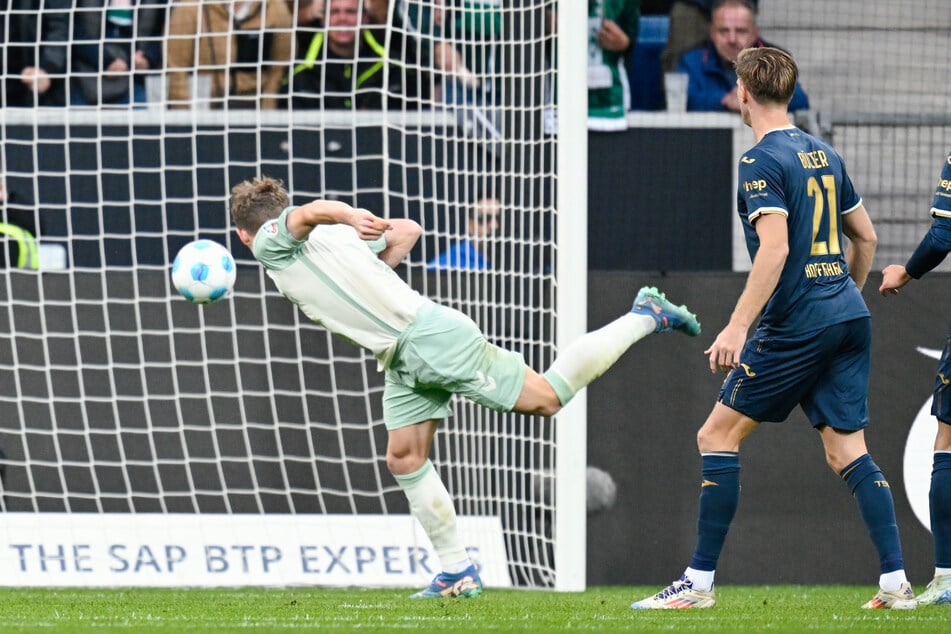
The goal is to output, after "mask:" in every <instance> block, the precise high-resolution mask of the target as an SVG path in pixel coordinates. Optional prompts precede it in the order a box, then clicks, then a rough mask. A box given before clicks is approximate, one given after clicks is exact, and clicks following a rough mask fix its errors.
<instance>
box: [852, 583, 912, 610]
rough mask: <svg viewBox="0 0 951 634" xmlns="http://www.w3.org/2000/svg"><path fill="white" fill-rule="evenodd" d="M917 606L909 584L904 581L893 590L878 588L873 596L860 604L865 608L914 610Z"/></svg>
mask: <svg viewBox="0 0 951 634" xmlns="http://www.w3.org/2000/svg"><path fill="white" fill-rule="evenodd" d="M916 607H918V601H917V600H916V599H915V593H914V592H913V591H912V589H911V584H910V583H908V582H905V583H903V584H901V588H899V589H898V590H896V591H895V592H888V591H887V590H882V589H881V588H879V590H878V592H877V593H876V594H875V596H874V597H872V599H871V600H870V601H868V602H866V603H865V605H863V606H862V608H863V609H865V610H883V609H884V610H914V609H915V608H916Z"/></svg>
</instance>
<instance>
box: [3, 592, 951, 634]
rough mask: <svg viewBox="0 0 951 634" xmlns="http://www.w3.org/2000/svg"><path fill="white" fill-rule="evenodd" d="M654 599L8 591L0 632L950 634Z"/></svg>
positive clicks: (915, 624)
mask: <svg viewBox="0 0 951 634" xmlns="http://www.w3.org/2000/svg"><path fill="white" fill-rule="evenodd" d="M656 591H657V588H655V587H621V586H611V587H599V588H591V589H589V590H587V591H586V592H580V593H559V592H537V591H531V592H529V591H518V590H491V589H490V590H488V591H487V592H486V593H485V594H484V595H483V596H481V597H479V598H477V599H438V600H418V601H415V600H409V599H407V598H406V595H407V594H408V591H399V590H391V589H387V590H359V589H351V590H348V589H338V588H333V589H330V588H283V589H261V588H244V589H154V588H145V589H71V588H70V589H0V632H4V633H7V632H113V631H118V632H140V631H141V632H154V631H161V632H204V631H209V632H249V631H259V632H290V631H301V630H318V631H336V632H394V631H400V632H445V631H460V632H462V631H465V632H561V631H580V632H663V631H671V632H673V631H676V632H704V633H706V632H809V631H811V632H823V633H826V632H903V633H904V632H928V633H929V634H930V633H935V632H951V606H930V607H927V608H920V609H918V610H908V611H894V612H892V611H888V610H874V611H871V610H862V609H859V606H860V605H861V604H862V603H864V602H865V601H866V600H868V599H869V598H871V596H872V594H873V593H874V588H872V587H871V586H869V587H854V586H723V587H718V588H717V600H718V602H719V603H718V605H717V607H715V608H713V609H710V610H666V611H634V610H631V609H630V608H629V607H628V606H629V605H630V603H631V601H633V600H636V599H641V598H643V597H645V596H647V595H648V594H650V593H651V592H656Z"/></svg>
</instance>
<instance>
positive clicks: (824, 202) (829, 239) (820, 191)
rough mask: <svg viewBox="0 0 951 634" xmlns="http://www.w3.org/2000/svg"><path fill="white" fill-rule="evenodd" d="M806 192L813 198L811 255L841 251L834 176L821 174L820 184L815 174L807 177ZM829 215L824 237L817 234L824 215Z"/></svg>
mask: <svg viewBox="0 0 951 634" xmlns="http://www.w3.org/2000/svg"><path fill="white" fill-rule="evenodd" d="M806 193H807V194H808V195H809V197H810V198H812V199H813V212H812V251H811V253H812V255H837V254H839V253H841V252H842V248H841V247H840V246H839V209H838V204H837V201H838V196H836V191H835V176H832V175H831V174H826V175H824V176H822V184H821V185H820V184H819V181H818V180H816V177H815V176H810V177H809V182H808V183H806ZM826 215H828V216H829V222H828V225H827V227H828V229H827V235H826V236H825V239H823V237H822V236H820V235H819V232H820V231H821V230H822V226H823V222H822V219H823V217H824V216H826Z"/></svg>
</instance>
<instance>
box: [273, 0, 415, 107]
mask: <svg viewBox="0 0 951 634" xmlns="http://www.w3.org/2000/svg"><path fill="white" fill-rule="evenodd" d="M364 22H365V20H364V16H363V9H362V8H361V6H360V0H330V1H328V2H325V10H324V17H323V20H321V21H319V22H318V21H312V22H311V23H310V24H308V25H298V30H297V58H296V59H295V64H294V67H293V71H292V73H291V76H290V77H289V78H288V81H287V92H288V94H289V96H290V107H291V108H292V109H295V110H297V109H309V108H323V109H344V110H349V109H357V110H380V109H382V108H383V103H384V102H383V95H384V93H385V94H386V95H387V104H388V105H389V107H391V108H399V109H402V108H407V107H413V106H414V105H418V104H419V100H420V99H424V98H425V97H426V96H427V95H428V90H427V89H426V88H427V85H428V81H427V80H421V77H420V76H421V74H422V73H423V71H422V69H420V68H413V67H410V66H408V65H406V64H405V63H404V58H405V59H416V58H417V55H416V49H415V44H414V43H413V41H412V40H411V39H408V38H404V37H403V35H402V34H401V33H399V32H397V31H393V32H391V33H390V37H389V45H390V48H389V51H387V49H386V48H385V46H384V43H385V42H386V41H387V40H386V38H385V37H383V36H382V35H381V34H380V33H379V32H375V31H374V29H373V28H371V27H369V26H367V25H365V24H364ZM386 64H392V66H391V67H390V68H389V72H387V69H386Z"/></svg>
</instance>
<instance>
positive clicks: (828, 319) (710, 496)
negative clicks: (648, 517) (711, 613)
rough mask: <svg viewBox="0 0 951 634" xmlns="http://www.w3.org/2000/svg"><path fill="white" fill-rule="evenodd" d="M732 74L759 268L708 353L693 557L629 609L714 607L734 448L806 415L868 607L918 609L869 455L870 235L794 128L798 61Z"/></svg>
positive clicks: (746, 64) (819, 150) (731, 509)
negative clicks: (846, 527) (746, 131)
mask: <svg viewBox="0 0 951 634" xmlns="http://www.w3.org/2000/svg"><path fill="white" fill-rule="evenodd" d="M736 72H737V78H738V79H737V87H738V90H737V95H738V98H739V101H740V114H741V115H742V117H743V121H744V123H746V124H747V125H749V126H750V127H751V128H752V129H753V133H754V135H755V137H756V141H757V144H756V145H755V146H754V147H753V148H752V149H751V150H750V151H748V152H747V153H746V154H745V155H744V156H743V157H742V158H741V159H740V163H739V192H738V209H739V214H740V217H741V220H742V222H743V226H744V230H745V233H746V242H747V247H748V249H749V253H750V257H751V258H752V261H753V265H752V268H751V270H750V273H749V277H748V278H747V282H746V287H745V289H744V290H743V293H742V294H741V295H740V298H739V300H738V301H737V304H736V307H735V309H734V310H733V314H732V316H731V317H730V321H729V323H728V324H727V325H726V327H725V328H724V329H723V330H722V331H721V332H720V334H719V335H718V336H717V338H716V340H715V341H714V342H713V345H711V346H710V348H709V349H708V350H706V354H707V355H709V362H710V369H711V371H713V372H716V371H718V370H722V371H724V372H728V373H729V374H728V375H727V378H726V380H725V381H724V383H723V387H722V388H721V390H720V394H719V397H718V399H717V403H716V404H715V405H714V407H713V411H712V412H711V413H710V415H709V417H708V418H707V420H706V422H704V424H703V426H702V427H701V428H700V431H699V433H698V434H697V445H698V447H699V449H700V455H701V461H702V462H701V474H702V479H701V488H700V509H699V519H698V522H697V543H696V548H695V550H694V554H693V558H692V559H691V561H690V565H689V566H688V567H687V569H686V571H685V572H684V574H683V576H682V577H681V578H680V579H679V580H677V581H674V582H673V583H672V584H671V585H670V586H668V587H667V588H665V589H664V590H662V591H661V592H659V593H657V594H656V595H653V596H651V597H647V598H646V599H644V600H642V601H638V602H636V603H634V604H632V605H631V607H632V608H635V609H668V608H709V607H713V606H714V605H715V603H716V597H715V594H714V588H713V580H714V573H715V570H716V566H717V561H718V559H719V557H720V551H721V549H722V547H723V543H724V541H725V539H726V535H727V532H728V531H729V528H730V523H731V522H732V520H733V516H734V514H735V512H736V507H737V502H738V500H739V493H740V478H739V476H740V460H739V448H740V444H741V443H742V442H743V440H744V439H745V438H746V437H747V436H749V435H750V434H751V433H752V432H753V430H754V429H756V428H757V427H758V426H759V424H760V423H763V422H782V421H784V420H785V419H786V418H787V417H788V416H789V413H790V412H791V411H792V409H793V408H794V407H795V406H796V405H800V406H801V407H802V409H803V411H804V412H805V413H806V415H807V416H808V418H809V420H810V421H811V423H812V425H813V427H814V428H815V429H816V430H817V431H818V432H819V435H820V437H821V439H822V444H823V446H824V448H825V454H826V461H827V463H828V464H829V466H830V467H831V468H832V469H833V470H835V472H836V473H838V474H839V475H840V476H841V477H842V479H843V480H845V483H846V485H847V486H848V487H849V489H850V490H851V491H852V494H853V495H854V497H855V499H856V501H857V502H858V505H859V509H860V511H861V514H862V518H863V519H864V520H865V523H866V525H867V526H868V530H869V534H870V535H871V537H872V541H873V542H874V544H875V547H876V549H877V551H878V555H879V560H880V565H881V573H882V574H881V576H880V578H879V586H880V589H879V591H878V593H877V594H876V595H875V597H874V598H873V599H872V600H870V601H869V602H867V603H866V604H865V605H863V606H862V607H865V608H898V609H901V608H914V607H916V602H915V599H914V596H913V594H912V590H911V586H910V585H909V583H908V580H907V578H906V575H905V571H904V563H903V559H902V552H901V544H900V541H899V535H898V527H897V525H896V523H895V508H894V502H893V500H892V495H891V490H890V489H889V487H888V482H887V480H886V479H885V477H884V476H883V475H882V472H881V470H880V469H879V468H878V466H876V464H875V463H874V462H873V461H872V458H871V456H869V454H868V450H867V448H866V445H865V435H864V428H865V426H866V425H867V424H868V407H867V395H868V381H869V369H870V350H869V344H870V341H871V327H870V317H869V312H868V308H867V307H866V305H865V302H864V300H863V299H862V295H861V288H862V285H863V284H864V283H865V279H866V276H867V274H868V271H869V268H870V267H871V263H872V256H873V255H874V253H875V247H876V243H877V238H876V235H875V230H874V228H873V227H872V222H871V220H870V219H869V216H868V213H867V212H866V211H865V207H864V206H863V205H862V200H861V198H859V196H858V194H857V193H856V192H855V190H854V188H853V187H852V182H851V181H850V180H849V177H848V175H847V174H846V171H845V166H844V164H843V163H842V160H841V158H839V156H838V154H836V152H835V150H833V149H832V148H831V147H830V146H829V145H827V144H825V143H823V142H821V141H819V140H818V139H815V138H813V137H811V136H809V135H808V134H806V133H805V132H803V131H802V130H799V129H798V128H796V127H793V126H792V125H790V124H789V118H788V113H787V111H788V104H789V101H790V99H791V98H792V95H793V91H794V89H795V86H796V79H797V76H798V70H797V68H796V63H795V61H793V59H792V57H790V56H789V54H787V53H785V52H783V51H781V50H779V49H775V48H769V47H763V48H748V49H745V50H743V51H742V52H741V53H740V55H739V57H738V58H737V61H736ZM843 236H846V237H848V238H849V240H848V242H846V240H845V239H844V237H843ZM757 316H759V323H758V325H757V327H756V330H755V332H754V333H753V336H752V337H750V338H749V339H748V340H747V334H748V330H749V328H750V326H751V325H753V322H754V321H755V320H756V318H757Z"/></svg>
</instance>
